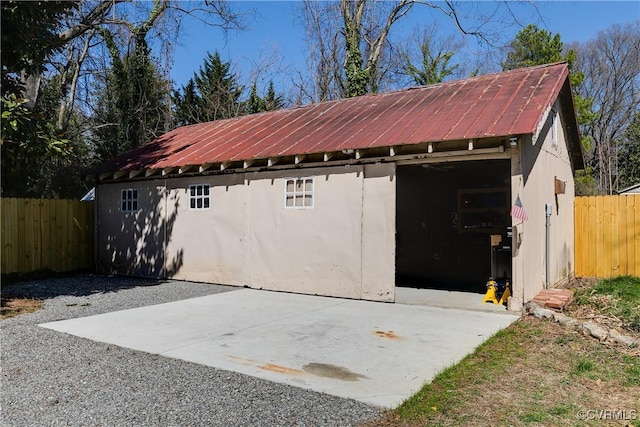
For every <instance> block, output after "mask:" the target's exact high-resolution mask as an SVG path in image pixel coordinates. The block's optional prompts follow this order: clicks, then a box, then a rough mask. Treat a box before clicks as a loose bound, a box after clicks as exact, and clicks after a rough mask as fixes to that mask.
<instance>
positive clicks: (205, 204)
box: [187, 184, 211, 211]
mask: <svg viewBox="0 0 640 427" xmlns="http://www.w3.org/2000/svg"><path fill="white" fill-rule="evenodd" d="M198 189H201V192H200V194H198ZM187 196H189V210H190V211H206V210H209V209H211V186H210V185H209V184H191V185H189V187H188V188H187ZM198 201H201V202H202V203H201V204H200V206H198ZM192 202H194V203H192ZM194 205H195V206H194Z"/></svg>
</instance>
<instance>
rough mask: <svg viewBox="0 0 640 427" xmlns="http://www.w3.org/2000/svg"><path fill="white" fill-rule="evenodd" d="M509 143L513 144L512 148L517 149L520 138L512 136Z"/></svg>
mask: <svg viewBox="0 0 640 427" xmlns="http://www.w3.org/2000/svg"><path fill="white" fill-rule="evenodd" d="M509 143H510V144H511V146H512V147H517V146H518V137H517V136H515V135H514V136H510V137H509Z"/></svg>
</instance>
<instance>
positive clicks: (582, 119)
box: [502, 25, 596, 195]
mask: <svg viewBox="0 0 640 427" xmlns="http://www.w3.org/2000/svg"><path fill="white" fill-rule="evenodd" d="M576 60H577V54H576V52H575V50H573V49H565V46H564V44H563V43H562V41H561V39H560V34H556V35H551V33H550V32H549V31H546V30H542V29H540V28H538V27H536V26H535V25H528V26H527V27H525V28H524V29H522V30H521V31H520V32H518V34H517V35H516V37H515V39H514V40H513V41H512V42H511V43H510V45H509V47H508V49H507V55H506V60H505V61H503V62H502V67H503V69H504V70H512V69H515V68H521V67H532V66H535V65H543V64H550V63H554V62H560V61H566V62H567V64H568V66H569V70H570V71H571V74H570V76H569V79H570V82H571V88H572V90H573V100H574V107H575V111H576V117H577V119H578V125H579V126H580V127H581V129H585V128H586V127H587V126H589V125H590V123H592V122H593V120H594V119H595V117H596V114H595V113H594V111H593V99H592V98H590V97H585V96H581V95H580V93H579V88H580V87H581V85H582V83H583V81H584V78H585V75H584V73H582V72H580V71H579V70H578V69H577V67H576ZM582 145H583V147H584V149H585V150H586V151H588V150H589V149H590V147H591V142H590V139H589V138H588V137H586V136H585V135H584V133H583V136H582ZM592 171H593V169H589V168H588V169H587V170H586V172H587V173H584V172H582V173H580V174H578V175H577V179H578V184H579V185H578V186H577V194H580V195H587V194H591V193H592V192H593V188H594V183H593V178H592V175H591V172H592Z"/></svg>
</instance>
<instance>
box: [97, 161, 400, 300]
mask: <svg viewBox="0 0 640 427" xmlns="http://www.w3.org/2000/svg"><path fill="white" fill-rule="evenodd" d="M310 176H313V177H314V196H313V197H314V207H313V208H312V209H291V208H285V206H284V191H285V190H284V189H285V179H286V178H301V177H310ZM191 184H209V185H210V194H211V197H210V200H211V206H210V208H209V209H206V210H191V209H189V196H188V187H189V185H191ZM134 187H137V188H140V189H144V191H141V194H142V193H144V194H147V193H148V194H149V197H147V196H145V198H144V199H143V198H142V197H141V198H140V211H139V212H136V213H135V214H129V213H126V214H123V213H120V212H118V204H119V200H120V190H121V189H122V188H134ZM97 197H98V198H99V204H98V209H99V216H100V218H101V219H100V231H99V237H98V239H99V258H100V260H101V264H102V265H103V266H104V269H105V270H109V271H114V268H113V264H114V262H115V261H114V259H115V260H116V261H117V263H118V265H122V266H124V267H120V269H119V270H118V272H120V273H123V274H136V275H145V276H153V277H162V276H163V275H164V276H166V277H173V278H176V279H183V280H194V281H202V282H211V283H222V284H229V285H239V286H249V287H254V288H264V289H271V290H279V291H291V292H300V293H309V294H319V295H331V296H339V297H347V298H364V299H370V300H381V301H392V300H393V299H394V287H395V264H394V260H395V165H394V164H384V165H368V166H340V167H330V168H329V167H328V168H314V169H305V170H301V169H297V170H287V171H284V170H283V171H269V172H260V173H257V172H253V173H244V174H229V175H215V176H202V177H189V178H177V179H170V180H167V181H166V182H165V181H139V182H133V183H128V184H103V185H101V186H100V188H99V191H98V196H97ZM152 212H157V213H153V214H152ZM143 219H144V221H145V222H146V223H149V224H151V223H153V221H156V222H155V224H154V227H155V228H158V229H163V227H162V226H161V224H166V227H165V228H166V229H165V230H164V233H160V232H157V233H155V237H154V239H153V245H150V244H149V243H150V239H149V237H148V236H146V235H145V233H144V230H145V228H144V227H142V226H141V225H140V224H139V223H138V221H142V220H143ZM158 221H159V222H158ZM132 230H135V231H134V232H132ZM129 247H131V248H133V247H136V248H138V247H144V248H145V250H144V252H145V253H148V254H151V253H154V252H155V253H156V254H158V255H157V256H156V258H154V263H153V268H149V267H148V266H146V264H145V262H144V261H145V259H146V258H149V256H148V255H147V256H146V258H144V259H143V258H142V257H137V256H133V257H129V256H130V255H131V254H133V253H134V251H132V250H131V249H129ZM114 252H115V253H116V255H114ZM114 257H115V258H114ZM158 259H161V260H162V262H161V263H160V264H162V263H163V262H164V260H166V263H164V264H165V265H164V272H163V271H162V268H159V267H158V261H157V260H158ZM127 260H128V261H127Z"/></svg>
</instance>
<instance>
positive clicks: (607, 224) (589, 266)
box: [574, 195, 640, 277]
mask: <svg viewBox="0 0 640 427" xmlns="http://www.w3.org/2000/svg"><path fill="white" fill-rule="evenodd" d="M574 207H575V212H574V218H575V233H576V238H575V240H574V242H575V266H576V268H575V274H576V275H577V276H597V277H613V276H618V275H633V276H640V195H620V196H595V197H593V196H592V197H577V198H576V200H575V204H574Z"/></svg>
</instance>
